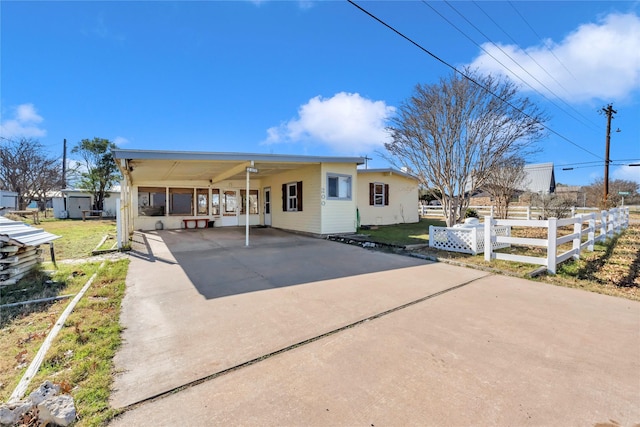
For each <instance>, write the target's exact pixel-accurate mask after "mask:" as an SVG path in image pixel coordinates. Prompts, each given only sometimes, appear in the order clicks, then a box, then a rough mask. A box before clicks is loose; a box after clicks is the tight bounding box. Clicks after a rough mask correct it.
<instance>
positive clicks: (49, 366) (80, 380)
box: [32, 260, 128, 426]
mask: <svg viewBox="0 0 640 427" xmlns="http://www.w3.org/2000/svg"><path fill="white" fill-rule="evenodd" d="M127 267H128V260H120V261H117V262H107V263H105V266H104V267H103V269H102V270H101V271H100V272H99V275H98V277H97V278H96V279H95V281H94V282H93V284H92V285H91V287H90V288H89V290H88V291H87V293H86V294H85V296H84V298H82V299H81V300H80V302H79V303H78V305H77V306H76V308H75V309H74V311H73V312H72V313H71V315H70V316H69V318H68V319H67V322H66V323H65V327H64V328H63V329H62V331H61V332H60V334H59V335H58V337H57V339H56V340H55V342H54V344H53V345H52V347H51V349H50V350H49V352H48V353H47V356H46V358H45V360H44V363H43V364H42V367H41V369H40V371H39V372H38V374H37V375H36V376H35V378H34V379H33V382H32V384H35V385H38V384H40V383H41V382H42V381H44V380H47V379H49V380H52V381H55V382H57V383H62V384H67V385H68V386H69V387H70V388H71V395H72V396H73V398H74V400H75V402H76V408H77V411H78V417H79V419H80V421H79V422H78V424H77V425H79V426H99V425H102V424H104V423H105V422H106V421H108V420H110V419H111V418H113V417H114V416H115V415H116V414H117V412H118V411H116V410H114V409H113V408H111V407H110V406H109V394H110V391H111V384H112V381H113V377H112V375H113V371H112V366H113V362H112V361H113V357H114V356H115V353H116V350H117V349H118V348H119V347H120V344H121V335H120V334H121V332H122V328H121V326H120V323H119V319H120V304H121V302H122V298H123V296H124V291H125V278H126V274H127ZM87 279H88V277H87Z"/></svg>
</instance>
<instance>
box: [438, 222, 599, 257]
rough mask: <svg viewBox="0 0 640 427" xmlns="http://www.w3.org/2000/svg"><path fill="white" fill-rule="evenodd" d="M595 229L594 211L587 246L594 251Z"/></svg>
mask: <svg viewBox="0 0 640 427" xmlns="http://www.w3.org/2000/svg"><path fill="white" fill-rule="evenodd" d="M595 231H596V214H595V213H592V214H590V216H589V234H588V235H587V239H588V240H589V246H587V249H588V250H590V251H591V252H593V244H594V243H595V239H596V233H595ZM429 236H431V235H429Z"/></svg>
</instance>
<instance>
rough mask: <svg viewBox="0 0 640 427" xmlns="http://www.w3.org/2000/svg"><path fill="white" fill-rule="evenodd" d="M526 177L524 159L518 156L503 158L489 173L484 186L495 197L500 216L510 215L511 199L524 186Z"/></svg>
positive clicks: (497, 212)
mask: <svg viewBox="0 0 640 427" xmlns="http://www.w3.org/2000/svg"><path fill="white" fill-rule="evenodd" d="M526 177H527V173H526V172H525V170H524V159H522V158H521V157H518V156H513V157H508V158H504V159H502V160H501V161H500V162H499V163H497V164H496V166H495V169H494V170H492V171H491V172H490V173H489V174H488V175H487V179H486V180H485V183H484V185H483V186H482V188H483V189H484V190H485V191H486V192H487V193H489V194H490V195H491V197H492V198H493V203H494V205H495V207H496V214H497V216H498V218H502V219H507V218H508V217H509V205H510V204H511V200H512V199H513V197H514V196H515V195H516V194H518V191H519V190H522V189H523V188H524V184H526V182H524V181H525V179H526Z"/></svg>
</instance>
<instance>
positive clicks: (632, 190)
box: [584, 178, 640, 208]
mask: <svg viewBox="0 0 640 427" xmlns="http://www.w3.org/2000/svg"><path fill="white" fill-rule="evenodd" d="M639 188H640V185H638V183H637V182H634V181H628V180H625V179H615V180H613V181H610V182H609V197H607V201H608V205H609V206H608V207H612V206H620V205H621V204H622V195H621V194H619V193H620V192H626V193H629V194H628V195H626V196H624V203H625V205H628V204H637V203H640V195H639V194H638V190H639ZM584 190H585V192H586V195H587V205H589V206H598V207H601V208H604V206H602V199H603V194H604V179H603V178H599V179H597V180H595V181H593V182H592V183H591V184H590V185H588V186H587V187H585V188H584Z"/></svg>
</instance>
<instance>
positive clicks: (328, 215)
mask: <svg viewBox="0 0 640 427" xmlns="http://www.w3.org/2000/svg"><path fill="white" fill-rule="evenodd" d="M327 174H339V175H350V176H351V200H329V199H328V197H327V195H328V188H327V185H328V184H327ZM357 192H358V173H357V169H356V165H355V164H345V163H326V164H323V165H322V183H321V188H320V191H319V192H318V194H319V195H320V209H321V211H322V231H321V233H320V234H334V233H354V232H355V231H356V227H357V224H356V223H357V216H356V206H357V204H356V202H357ZM323 196H324V198H323ZM322 202H324V203H322Z"/></svg>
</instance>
